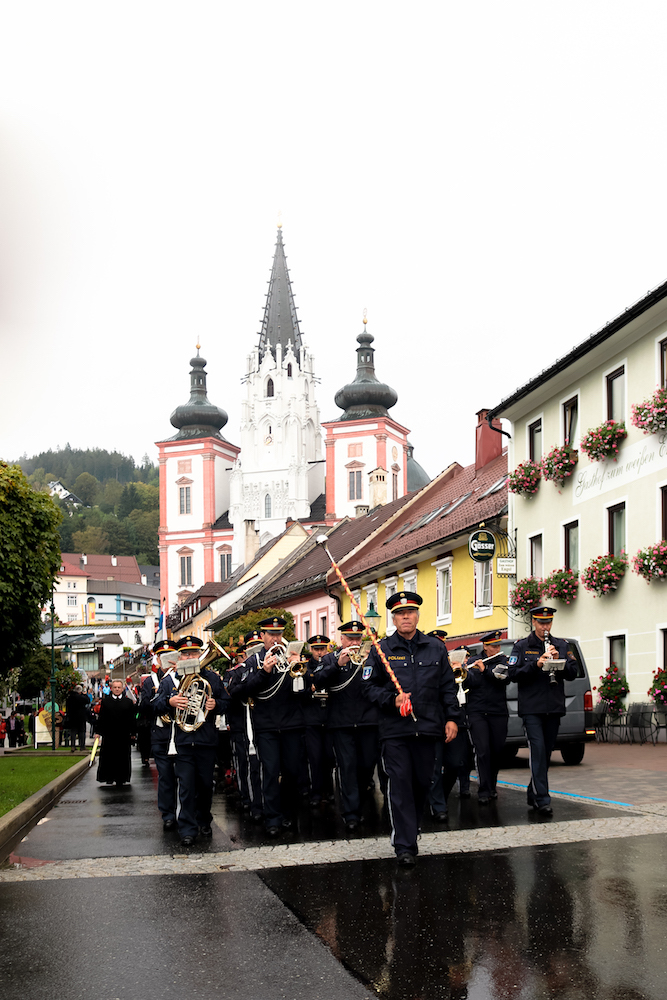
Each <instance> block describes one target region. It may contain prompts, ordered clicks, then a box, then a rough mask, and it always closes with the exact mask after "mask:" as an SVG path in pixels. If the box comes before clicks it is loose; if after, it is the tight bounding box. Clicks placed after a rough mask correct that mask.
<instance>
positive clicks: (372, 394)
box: [334, 316, 398, 420]
mask: <svg viewBox="0 0 667 1000" xmlns="http://www.w3.org/2000/svg"><path fill="white" fill-rule="evenodd" d="M374 340H375V337H373V336H371V334H370V333H367V332H366V317H365V316H364V332H363V333H360V334H359V336H358V337H357V342H358V344H359V347H358V348H357V374H356V375H355V378H354V382H350V383H349V384H348V385H346V386H343V388H342V389H339V390H338V392H337V393H336V395H335V396H334V402H335V404H336V406H340V408H341V410H344V411H345V412H344V413H343V414H342V415H341V416H340V417H339V418H338V419H339V420H365V419H367V418H368V417H388V416H389V414H388V413H387V410H388V409H389V408H390V407H391V406H395V405H396V403H397V401H398V395H397V394H396V392H395V391H394V390H393V389H392V388H391V386H390V385H386V384H385V383H384V382H380V381H379V380H378V379H377V378H376V375H375V362H374V360H373V355H374V354H375V350H374V348H372V347H371V344H372V343H373V341H374Z"/></svg>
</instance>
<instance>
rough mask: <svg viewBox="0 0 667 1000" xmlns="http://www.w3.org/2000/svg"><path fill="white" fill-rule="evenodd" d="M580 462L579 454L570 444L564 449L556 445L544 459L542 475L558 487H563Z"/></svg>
mask: <svg viewBox="0 0 667 1000" xmlns="http://www.w3.org/2000/svg"><path fill="white" fill-rule="evenodd" d="M578 460H579V454H578V452H577V451H576V450H575V449H574V448H572V447H571V446H570V445H569V444H565V445H563V447H562V448H559V447H558V445H556V446H554V447H553V448H552V449H551V451H550V452H549V454H548V455H545V456H544V458H543V459H542V475H543V476H544V478H545V479H547V480H549V481H550V482H552V483H555V484H556V486H563V485H564V484H565V480H566V479H569V478H570V476H571V475H572V473H573V472H574V467H575V465H576V464H577V462H578Z"/></svg>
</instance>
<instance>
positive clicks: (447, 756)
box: [442, 726, 473, 799]
mask: <svg viewBox="0 0 667 1000" xmlns="http://www.w3.org/2000/svg"><path fill="white" fill-rule="evenodd" d="M472 763H473V761H472V747H471V745H470V735H469V733H468V729H467V728H466V727H465V726H459V731H458V733H457V734H456V736H455V737H454V739H453V740H452V741H451V742H450V743H445V744H444V745H443V749H442V770H443V776H442V787H443V791H444V795H445V799H448V798H449V796H450V793H451V791H452V788H453V787H454V785H455V784H456V780H457V778H458V782H459V791H460V792H464V793H465V792H469V791H470V771H471V768H472Z"/></svg>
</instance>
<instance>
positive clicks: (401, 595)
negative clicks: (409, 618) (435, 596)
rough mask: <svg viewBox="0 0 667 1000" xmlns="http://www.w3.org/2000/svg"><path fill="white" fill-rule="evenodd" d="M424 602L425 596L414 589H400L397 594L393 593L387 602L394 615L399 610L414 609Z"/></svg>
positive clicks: (387, 606)
mask: <svg viewBox="0 0 667 1000" xmlns="http://www.w3.org/2000/svg"><path fill="white" fill-rule="evenodd" d="M423 603H424V601H423V598H421V597H420V596H419V594H415V592H414V591H413V590H399V591H398V593H397V594H392V595H391V597H390V598H389V600H388V601H387V603H386V608H387V611H391V613H392V615H394V614H396V612H397V611H414V610H415V609H416V608H419V607H421V605H422V604H423Z"/></svg>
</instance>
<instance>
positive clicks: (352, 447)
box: [347, 444, 362, 458]
mask: <svg viewBox="0 0 667 1000" xmlns="http://www.w3.org/2000/svg"><path fill="white" fill-rule="evenodd" d="M361 454H362V445H360V444H348V446H347V457H348V458H359V457H360V456H361Z"/></svg>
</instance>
